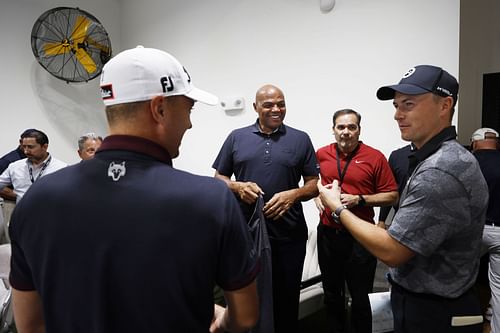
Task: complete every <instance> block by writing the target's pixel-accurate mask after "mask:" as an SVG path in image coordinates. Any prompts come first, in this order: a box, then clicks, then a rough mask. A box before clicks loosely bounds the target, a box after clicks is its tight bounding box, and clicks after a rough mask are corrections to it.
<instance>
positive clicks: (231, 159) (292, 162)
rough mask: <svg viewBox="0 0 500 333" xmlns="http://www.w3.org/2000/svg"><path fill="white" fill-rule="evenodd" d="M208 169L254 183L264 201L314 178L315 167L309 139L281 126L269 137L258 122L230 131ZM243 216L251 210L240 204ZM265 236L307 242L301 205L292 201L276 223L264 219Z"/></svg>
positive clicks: (316, 173) (298, 132) (317, 168)
mask: <svg viewBox="0 0 500 333" xmlns="http://www.w3.org/2000/svg"><path fill="white" fill-rule="evenodd" d="M212 167H213V168H214V169H216V170H217V171H218V172H219V173H220V174H221V175H224V176H227V177H231V176H232V175H233V174H234V175H235V179H236V180H237V181H241V182H247V181H250V182H254V183H256V184H258V185H259V186H260V188H261V189H262V190H263V191H264V201H266V202H267V201H269V200H270V199H271V198H272V196H273V195H274V194H275V193H278V192H282V191H287V190H290V189H294V188H298V187H299V182H300V180H301V178H302V177H304V176H317V175H318V174H319V165H318V162H317V160H316V154H315V151H314V147H313V145H312V143H311V139H310V138H309V136H308V135H307V134H306V133H305V132H303V131H300V130H297V129H295V128H292V127H290V126H286V125H284V124H282V125H281V126H280V127H279V128H278V129H277V130H276V131H275V132H273V133H271V134H265V133H262V132H261V131H260V129H259V125H258V120H257V121H256V122H255V123H254V124H253V125H250V126H247V127H243V128H239V129H236V130H234V131H232V132H231V133H230V134H229V136H228V137H227V139H226V141H225V142H224V144H223V146H222V148H221V150H220V152H219V155H218V156H217V158H216V160H215V162H214V163H213V165H212ZM242 208H243V211H244V213H245V215H246V216H247V217H249V216H250V215H251V211H252V207H248V205H246V204H244V203H242ZM266 222H267V226H268V231H269V236H270V237H271V238H276V239H307V225H306V222H305V218H304V213H303V210H302V204H301V203H300V202H296V203H295V204H294V205H293V206H292V207H291V208H290V209H289V210H288V212H287V213H286V214H285V215H284V216H283V217H282V218H280V219H279V220H276V221H272V220H267V221H266Z"/></svg>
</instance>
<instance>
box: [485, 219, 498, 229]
mask: <svg viewBox="0 0 500 333" xmlns="http://www.w3.org/2000/svg"><path fill="white" fill-rule="evenodd" d="M484 224H486V225H491V226H492V227H500V222H498V221H493V220H486V221H485V222H484Z"/></svg>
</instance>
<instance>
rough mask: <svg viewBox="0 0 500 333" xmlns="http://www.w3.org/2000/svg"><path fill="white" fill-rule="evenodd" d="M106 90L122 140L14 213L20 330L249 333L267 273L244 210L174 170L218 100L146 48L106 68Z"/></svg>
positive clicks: (34, 192)
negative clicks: (205, 109)
mask: <svg viewBox="0 0 500 333" xmlns="http://www.w3.org/2000/svg"><path fill="white" fill-rule="evenodd" d="M101 92H102V98H103V100H104V104H105V105H106V116H107V119H108V123H109V129H110V134H111V135H110V136H108V137H107V138H106V139H105V140H104V141H103V143H102V145H101V147H100V149H99V151H98V152H97V154H96V155H95V157H94V158H93V159H90V160H87V161H82V162H81V163H77V164H75V165H73V166H71V167H69V168H67V169H64V170H61V172H57V173H54V174H53V175H51V176H50V177H43V178H42V179H40V181H38V182H36V183H35V184H34V186H32V188H31V190H30V191H29V193H27V195H26V196H25V197H24V199H23V200H22V201H21V202H20V203H19V205H18V207H17V208H16V210H15V211H14V214H13V219H12V224H11V228H10V234H11V238H12V264H11V274H10V282H11V284H12V287H13V304H14V316H15V321H16V325H17V328H18V330H19V332H42V331H44V332H45V331H47V332H61V333H68V332H208V331H210V332H222V331H230V332H242V331H245V330H248V329H249V328H251V327H252V326H253V325H254V324H255V323H256V321H257V318H258V306H257V303H258V302H257V292H256V286H255V281H254V280H255V277H256V275H257V272H258V264H257V258H256V255H255V250H254V248H253V244H252V240H251V236H250V234H249V231H248V226H247V225H246V221H245V219H244V217H243V216H242V214H241V212H240V208H239V206H238V202H237V200H236V199H235V198H234V196H233V194H232V193H231V192H230V191H229V190H228V189H227V186H226V185H225V184H224V183H223V182H221V181H218V180H214V179H213V178H211V177H201V176H196V175H193V174H190V173H187V172H183V171H180V170H176V169H174V168H173V167H172V161H171V159H172V158H175V157H177V155H178V154H179V150H178V148H179V145H180V143H181V140H182V137H183V135H184V133H185V131H186V130H187V129H189V128H191V120H190V112H191V109H192V107H193V104H194V103H195V101H200V102H203V103H206V104H212V105H214V104H216V103H217V98H216V97H215V96H213V95H211V94H209V93H207V92H204V91H202V90H199V89H197V88H195V87H194V86H193V85H192V84H191V79H190V77H189V75H188V74H187V72H186V70H185V69H184V68H183V67H182V65H181V64H180V63H179V62H178V61H177V60H176V59H175V58H174V57H172V56H171V55H170V54H168V53H166V52H163V51H160V50H156V49H149V48H142V47H137V48H135V49H130V50H126V51H123V52H121V53H120V54H118V55H117V56H115V57H114V58H113V59H111V60H110V61H109V62H108V63H107V64H106V65H105V66H104V69H103V72H102V74H101ZM215 283H217V285H219V286H221V287H222V288H223V289H224V293H225V298H226V302H227V308H225V309H224V308H221V307H218V306H217V307H215V306H214V304H213V294H212V291H213V287H214V284H215Z"/></svg>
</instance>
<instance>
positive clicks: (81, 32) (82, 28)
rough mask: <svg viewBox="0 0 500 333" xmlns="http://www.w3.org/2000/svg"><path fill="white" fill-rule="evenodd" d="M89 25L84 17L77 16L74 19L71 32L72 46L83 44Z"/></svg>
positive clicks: (88, 21)
mask: <svg viewBox="0 0 500 333" xmlns="http://www.w3.org/2000/svg"><path fill="white" fill-rule="evenodd" d="M90 23H91V22H90V20H89V19H88V18H86V17H85V16H82V15H79V16H78V17H77V18H76V22H75V25H74V27H73V32H72V33H71V39H72V40H73V43H74V44H78V43H83V42H84V41H85V37H87V29H88V27H89V25H90Z"/></svg>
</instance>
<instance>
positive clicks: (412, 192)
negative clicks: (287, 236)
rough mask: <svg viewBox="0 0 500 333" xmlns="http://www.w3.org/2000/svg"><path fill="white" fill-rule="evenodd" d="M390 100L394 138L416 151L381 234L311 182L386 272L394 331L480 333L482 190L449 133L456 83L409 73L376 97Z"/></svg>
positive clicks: (429, 73)
mask: <svg viewBox="0 0 500 333" xmlns="http://www.w3.org/2000/svg"><path fill="white" fill-rule="evenodd" d="M377 97H378V98H379V99H381V100H390V99H392V100H393V105H394V107H395V109H396V112H395V114H394V119H395V120H396V121H397V123H398V126H399V129H400V131H401V137H402V138H403V139H404V140H405V141H410V142H411V143H412V144H413V145H414V147H415V148H416V149H415V150H414V151H413V152H412V153H411V154H410V157H409V173H408V174H409V175H410V176H409V179H408V182H407V184H406V187H405V189H404V190H403V193H402V194H401V199H400V206H399V210H398V211H397V213H396V215H395V216H394V219H393V222H392V224H391V226H390V227H389V229H388V230H384V229H382V228H377V227H376V226H374V225H371V224H368V223H365V222H364V221H363V220H361V219H359V218H358V217H356V216H355V215H354V214H353V213H351V212H350V211H349V209H347V208H346V207H345V206H343V205H342V203H341V201H340V190H339V187H338V184H337V182H336V181H334V182H333V184H331V185H327V186H323V185H321V183H320V182H319V183H318V187H319V191H320V196H321V199H322V200H323V203H324V204H325V205H327V206H328V207H330V208H331V209H332V210H333V211H334V212H335V213H334V214H335V215H336V216H338V217H339V219H340V221H341V223H342V224H343V225H344V226H345V227H346V228H347V229H348V230H349V231H350V232H351V234H352V235H353V236H354V237H355V238H356V239H357V240H358V241H359V242H360V243H362V244H363V245H364V246H365V247H366V248H367V249H368V250H369V251H371V252H372V253H373V254H374V255H375V256H376V257H378V258H379V259H380V260H382V261H383V262H385V263H386V264H387V265H389V266H390V267H391V269H390V273H389V280H390V282H391V284H392V288H391V304H392V311H393V315H394V331H395V332H405V333H408V332H410V333H411V332H481V331H482V324H481V323H482V321H483V318H482V316H481V308H480V304H479V300H478V298H477V297H476V295H475V293H474V292H473V291H472V286H473V284H474V281H475V278H476V275H477V272H478V267H479V257H480V251H481V237H482V231H483V227H484V221H485V216H486V207H487V202H488V187H487V185H486V181H485V180H484V178H483V176H482V174H481V170H480V168H479V165H478V163H477V161H476V159H475V158H474V156H472V154H471V153H470V152H468V151H467V150H466V149H465V148H464V147H463V146H462V145H461V144H459V143H458V142H457V141H456V139H455V138H456V132H455V127H453V126H451V120H452V117H453V112H454V107H455V105H456V103H457V98H458V82H457V80H456V79H455V78H454V77H453V76H451V75H450V74H449V73H448V72H446V71H445V70H443V69H442V68H439V67H436V66H429V65H421V66H416V67H414V68H411V69H410V70H408V71H407V72H406V74H404V76H403V78H402V79H401V81H400V82H399V83H398V84H396V85H391V86H385V87H382V88H380V89H379V90H378V91H377Z"/></svg>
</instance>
